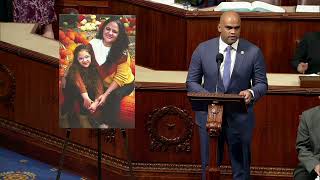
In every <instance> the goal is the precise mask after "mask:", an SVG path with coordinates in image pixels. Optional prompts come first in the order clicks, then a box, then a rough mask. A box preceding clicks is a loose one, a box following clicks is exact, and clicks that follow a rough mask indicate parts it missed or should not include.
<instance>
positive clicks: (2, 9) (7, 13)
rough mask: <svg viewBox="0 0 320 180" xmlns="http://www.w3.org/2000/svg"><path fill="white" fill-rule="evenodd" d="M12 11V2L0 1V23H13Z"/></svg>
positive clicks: (8, 0) (9, 0)
mask: <svg viewBox="0 0 320 180" xmlns="http://www.w3.org/2000/svg"><path fill="white" fill-rule="evenodd" d="M12 12H13V9H12V0H1V1H0V22H12V21H13V14H12Z"/></svg>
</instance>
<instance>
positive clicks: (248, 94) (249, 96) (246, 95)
mask: <svg viewBox="0 0 320 180" xmlns="http://www.w3.org/2000/svg"><path fill="white" fill-rule="evenodd" d="M239 95H240V96H242V97H244V100H245V101H246V104H249V103H250V101H251V99H252V94H251V92H250V91H249V90H248V89H247V90H244V91H241V92H240V93H239Z"/></svg>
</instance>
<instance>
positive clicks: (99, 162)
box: [97, 129, 102, 180]
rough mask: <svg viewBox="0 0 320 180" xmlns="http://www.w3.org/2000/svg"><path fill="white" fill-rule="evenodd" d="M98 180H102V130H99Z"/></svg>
mask: <svg viewBox="0 0 320 180" xmlns="http://www.w3.org/2000/svg"><path fill="white" fill-rule="evenodd" d="M97 139H98V180H101V179H102V178H101V156H102V148H101V129H98V138H97Z"/></svg>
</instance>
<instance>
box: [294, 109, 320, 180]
mask: <svg viewBox="0 0 320 180" xmlns="http://www.w3.org/2000/svg"><path fill="white" fill-rule="evenodd" d="M296 149H297V152H298V158H299V160H300V164H299V165H298V167H297V168H296V170H295V171H294V175H296V174H298V173H299V172H300V171H304V169H306V170H307V171H308V172H311V171H312V170H313V169H314V168H315V166H316V165H317V164H320V106H317V107H314V108H311V109H309V110H307V111H305V112H303V113H302V118H301V121H300V124H299V128H298V133H297V141H296Z"/></svg>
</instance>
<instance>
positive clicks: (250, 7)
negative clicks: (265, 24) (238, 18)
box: [214, 1, 286, 13]
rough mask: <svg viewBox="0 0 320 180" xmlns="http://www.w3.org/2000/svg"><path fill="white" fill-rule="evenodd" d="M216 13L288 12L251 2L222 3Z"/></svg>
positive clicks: (266, 4)
mask: <svg viewBox="0 0 320 180" xmlns="http://www.w3.org/2000/svg"><path fill="white" fill-rule="evenodd" d="M214 11H237V12H279V13H284V12H286V11H285V9H283V8H282V7H279V6H276V5H272V4H268V3H265V2H261V1H254V2H252V3H250V2H221V3H220V4H219V5H218V6H217V7H216V8H215V9H214Z"/></svg>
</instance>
